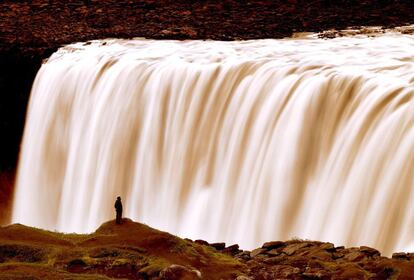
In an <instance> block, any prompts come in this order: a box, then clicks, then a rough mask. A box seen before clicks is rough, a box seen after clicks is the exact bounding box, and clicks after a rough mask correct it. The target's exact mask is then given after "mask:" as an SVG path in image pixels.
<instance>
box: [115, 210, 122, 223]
mask: <svg viewBox="0 0 414 280" xmlns="http://www.w3.org/2000/svg"><path fill="white" fill-rule="evenodd" d="M121 216H122V214H121V213H120V212H119V211H117V212H116V223H117V224H120V223H121Z"/></svg>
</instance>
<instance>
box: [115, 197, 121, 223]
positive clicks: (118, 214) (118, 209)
mask: <svg viewBox="0 0 414 280" xmlns="http://www.w3.org/2000/svg"><path fill="white" fill-rule="evenodd" d="M115 210H116V223H117V224H118V225H120V224H121V222H122V202H121V197H120V196H118V197H117V198H116V201H115Z"/></svg>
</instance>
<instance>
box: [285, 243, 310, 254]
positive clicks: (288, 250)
mask: <svg viewBox="0 0 414 280" xmlns="http://www.w3.org/2000/svg"><path fill="white" fill-rule="evenodd" d="M308 246H309V243H307V242H300V243H294V244H289V245H288V246H286V247H285V248H284V249H283V253H285V254H286V255H288V256H292V255H293V254H295V253H296V252H297V251H298V250H300V249H302V248H305V247H308Z"/></svg>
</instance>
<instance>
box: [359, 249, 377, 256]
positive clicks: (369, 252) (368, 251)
mask: <svg viewBox="0 0 414 280" xmlns="http://www.w3.org/2000/svg"><path fill="white" fill-rule="evenodd" d="M359 250H360V251H361V252H363V253H365V254H366V255H368V256H370V257H375V256H380V255H381V253H380V252H379V251H378V250H376V249H374V248H371V247H368V246H361V247H359Z"/></svg>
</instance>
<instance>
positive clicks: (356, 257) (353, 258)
mask: <svg viewBox="0 0 414 280" xmlns="http://www.w3.org/2000/svg"><path fill="white" fill-rule="evenodd" d="M366 258H367V256H366V255H365V254H364V253H363V252H360V251H351V252H350V253H348V254H345V256H344V257H343V259H344V260H347V261H350V262H359V261H362V260H364V259H366Z"/></svg>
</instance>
